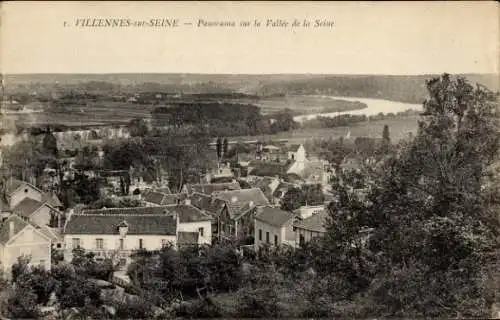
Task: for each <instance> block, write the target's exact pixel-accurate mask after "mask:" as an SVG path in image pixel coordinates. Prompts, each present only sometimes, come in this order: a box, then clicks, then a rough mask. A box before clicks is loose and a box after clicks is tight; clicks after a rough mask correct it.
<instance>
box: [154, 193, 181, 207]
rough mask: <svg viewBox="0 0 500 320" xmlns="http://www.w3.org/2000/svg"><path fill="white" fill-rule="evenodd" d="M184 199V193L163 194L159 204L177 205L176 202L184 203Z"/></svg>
mask: <svg viewBox="0 0 500 320" xmlns="http://www.w3.org/2000/svg"><path fill="white" fill-rule="evenodd" d="M186 198H187V194H185V193H173V194H165V196H164V197H163V200H162V201H161V203H160V204H161V205H162V206H167V205H173V204H178V201H184V200H185V199H186Z"/></svg>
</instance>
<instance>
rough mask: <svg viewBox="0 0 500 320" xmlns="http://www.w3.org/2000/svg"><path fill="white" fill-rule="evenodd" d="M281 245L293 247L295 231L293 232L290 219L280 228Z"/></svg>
mask: <svg viewBox="0 0 500 320" xmlns="http://www.w3.org/2000/svg"><path fill="white" fill-rule="evenodd" d="M281 239H282V240H281V244H287V245H290V246H294V245H295V231H293V219H290V220H289V221H288V222H287V223H286V224H285V225H284V226H283V228H281Z"/></svg>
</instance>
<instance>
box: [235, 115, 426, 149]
mask: <svg viewBox="0 0 500 320" xmlns="http://www.w3.org/2000/svg"><path fill="white" fill-rule="evenodd" d="M418 119H419V117H418V116H411V117H405V118H401V119H390V120H389V119H387V120H377V121H371V122H362V123H357V124H356V125H353V126H351V127H337V128H331V129H298V130H293V131H290V132H280V133H278V134H275V135H261V136H241V137H231V138H229V140H230V141H245V140H250V141H252V140H264V141H269V140H273V139H287V140H289V141H290V142H294V143H303V142H304V141H306V140H308V139H328V138H334V139H336V138H339V137H345V136H346V135H347V134H348V132H351V138H356V137H373V138H381V137H382V129H383V127H384V125H386V124H387V125H388V126H389V131H390V134H391V139H392V140H393V141H398V140H400V139H402V138H406V137H408V134H409V133H410V132H412V133H415V132H416V130H417V121H418Z"/></svg>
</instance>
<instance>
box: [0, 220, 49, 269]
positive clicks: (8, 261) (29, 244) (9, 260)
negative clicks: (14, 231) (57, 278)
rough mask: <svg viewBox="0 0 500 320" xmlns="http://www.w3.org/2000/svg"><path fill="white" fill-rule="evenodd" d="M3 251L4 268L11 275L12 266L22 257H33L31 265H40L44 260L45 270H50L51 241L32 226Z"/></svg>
mask: <svg viewBox="0 0 500 320" xmlns="http://www.w3.org/2000/svg"><path fill="white" fill-rule="evenodd" d="M3 251H4V252H3V257H2V266H3V267H4V268H5V269H4V271H5V272H7V273H10V271H11V268H12V265H13V264H14V263H16V262H17V258H18V257H20V256H22V255H28V256H31V260H30V265H40V262H41V261H42V260H43V266H44V267H45V269H47V270H50V267H51V260H50V259H51V254H50V251H51V243H50V240H49V239H47V238H46V237H44V236H42V235H41V234H40V233H39V232H36V231H35V229H34V227H32V226H27V227H26V228H24V229H23V230H22V231H21V233H19V234H18V235H16V236H15V237H14V238H13V240H11V242H10V243H8V244H7V245H6V246H5V247H4V250H3Z"/></svg>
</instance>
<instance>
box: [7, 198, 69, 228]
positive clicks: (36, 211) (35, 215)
mask: <svg viewBox="0 0 500 320" xmlns="http://www.w3.org/2000/svg"><path fill="white" fill-rule="evenodd" d="M12 213H14V214H17V215H18V216H20V217H23V218H25V219H27V220H29V222H30V223H32V224H34V225H37V226H40V227H41V226H44V225H52V226H57V225H58V222H57V221H58V217H60V212H59V211H57V210H56V209H55V208H53V207H52V206H50V205H48V203H47V202H45V203H44V202H41V201H37V200H34V199H31V198H25V199H23V200H22V201H21V202H20V203H18V204H17V205H16V206H15V207H14V208H13V209H12Z"/></svg>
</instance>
